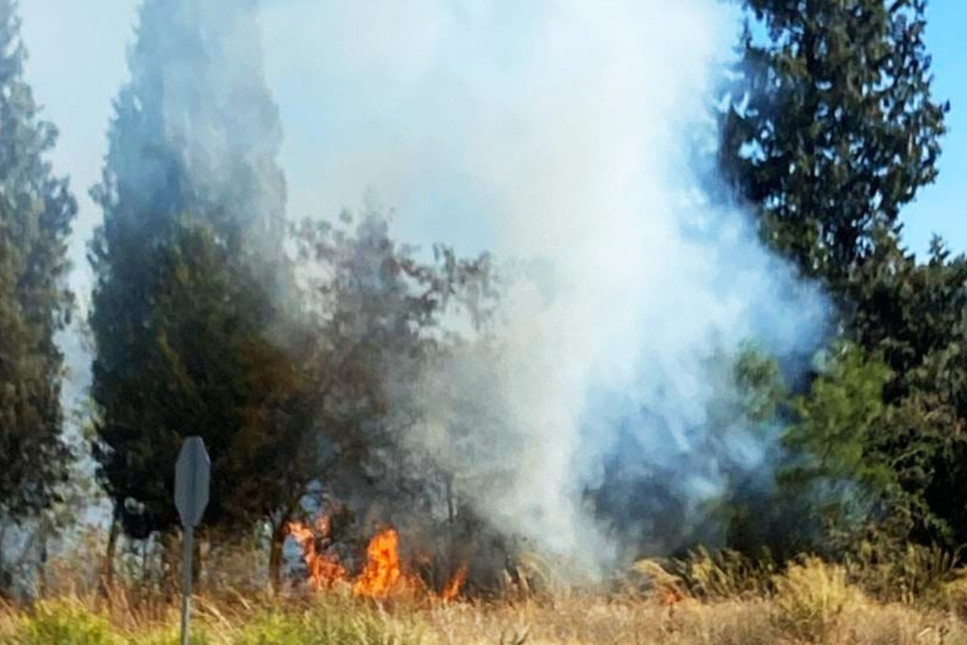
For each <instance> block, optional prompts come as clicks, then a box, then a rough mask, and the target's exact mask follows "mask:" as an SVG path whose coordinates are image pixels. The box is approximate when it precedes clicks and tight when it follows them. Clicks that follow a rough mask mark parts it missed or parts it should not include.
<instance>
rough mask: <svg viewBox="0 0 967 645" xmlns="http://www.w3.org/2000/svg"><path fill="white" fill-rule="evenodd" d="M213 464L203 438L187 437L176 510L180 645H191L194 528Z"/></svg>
mask: <svg viewBox="0 0 967 645" xmlns="http://www.w3.org/2000/svg"><path fill="white" fill-rule="evenodd" d="M210 481H211V460H209V459H208V451H207V450H205V442H204V441H202V439H201V437H188V438H187V439H185V442H184V443H183V444H182V446H181V452H180V453H179V454H178V462H177V463H176V464H175V506H176V507H177V508H178V515H179V516H181V525H182V526H183V527H184V529H185V532H184V535H183V538H182V541H183V542H184V544H183V549H184V550H183V552H182V553H183V555H182V559H181V568H182V575H181V645H188V641H189V636H188V634H189V631H190V626H189V621H190V619H191V573H192V571H191V570H192V556H193V555H194V553H195V527H196V526H198V523H199V522H200V521H201V518H202V515H204V514H205V507H206V506H208V486H209V483H210Z"/></svg>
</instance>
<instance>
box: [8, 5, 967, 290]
mask: <svg viewBox="0 0 967 645" xmlns="http://www.w3.org/2000/svg"><path fill="white" fill-rule="evenodd" d="M136 5H137V2H136V0H22V1H21V12H22V14H23V18H24V37H25V39H26V42H27V46H28V48H29V50H30V53H31V58H30V61H29V63H28V75H29V80H30V81H31V83H32V84H33V86H34V89H35V93H36V95H37V97H38V99H39V100H40V102H41V103H42V104H43V105H44V106H45V115H46V117H47V118H49V119H51V120H52V121H54V122H55V123H56V124H57V125H58V127H59V128H60V131H61V139H60V142H59V145H58V147H57V149H56V151H55V153H54V163H55V167H56V169H57V171H58V172H60V173H66V174H69V175H70V176H71V180H72V185H73V186H74V189H75V192H76V193H77V195H78V197H79V199H80V201H81V213H80V216H79V218H78V222H77V224H76V227H75V229H76V235H75V240H74V243H73V244H72V255H73V257H74V260H75V268H76V275H75V282H76V283H77V284H85V283H87V281H88V276H89V269H88V267H87V263H86V262H85V261H84V248H85V241H86V239H87V238H88V237H89V235H90V233H91V231H92V230H93V227H94V226H95V225H96V223H97V221H98V217H99V214H98V212H97V209H96V208H95V207H94V205H93V203H92V202H91V201H90V199H89V197H88V195H87V191H88V189H89V187H90V186H91V185H92V184H93V183H95V182H96V181H97V180H98V177H99V174H100V166H101V160H102V156H103V154H104V147H105V130H106V127H107V123H108V118H109V115H110V112H111V101H112V99H113V97H114V96H115V95H116V93H117V90H118V88H119V86H120V84H121V83H122V82H123V81H124V79H125V77H126V75H127V71H126V67H125V59H124V52H125V48H126V46H127V44H128V43H129V42H130V40H131V37H132V35H133V24H134V19H135V9H136ZM928 19H929V25H928V31H927V43H928V46H929V48H930V50H931V53H932V55H933V57H934V71H935V75H936V82H935V86H934V91H935V94H936V96H937V97H938V98H944V99H949V100H950V101H951V103H952V109H951V113H950V115H949V117H948V124H949V130H950V132H949V134H948V135H947V138H946V141H945V145H944V155H943V158H942V160H941V166H940V167H941V174H940V178H939V180H938V181H937V183H936V184H935V185H933V186H930V187H928V188H927V189H925V190H923V191H922V193H921V195H920V197H919V198H918V199H917V201H916V203H915V204H913V205H911V206H910V207H908V208H907V210H906V211H905V212H904V214H903V220H904V222H905V226H906V229H905V231H906V232H905V236H906V237H905V239H906V242H907V244H908V245H909V246H910V248H911V249H912V250H914V251H917V252H918V253H920V252H923V251H925V250H926V248H927V245H928V243H929V240H930V237H931V235H933V234H934V233H939V234H941V235H942V236H943V237H945V238H946V239H947V240H948V243H949V245H950V247H951V248H952V249H953V250H954V251H956V252H960V251H967V217H965V216H967V206H965V204H967V47H965V46H964V43H963V32H964V28H965V27H967V2H963V1H957V0H933V2H932V3H931V4H930V7H929V9H928ZM296 29H297V27H296ZM267 31H268V32H269V33H268V42H267V48H268V49H269V50H270V51H269V57H270V61H269V71H270V75H271V74H272V67H273V62H272V60H271V57H272V47H273V46H274V45H275V44H280V43H283V41H284V39H285V33H286V32H285V25H276V27H275V28H274V32H273V28H272V26H271V24H270V26H269V29H268V30H267ZM283 44H284V43H283ZM275 77H276V81H277V82H276V87H275V88H274V89H275V91H276V96H277V98H278V100H279V102H280V103H281V104H282V106H283V110H282V114H283V120H284V124H283V125H284V126H285V127H286V129H287V131H288V139H287V145H286V148H285V150H284V152H283V159H282V162H283V165H284V166H285V169H286V171H287V174H288V176H289V180H290V182H289V183H290V191H291V194H292V196H293V203H294V204H295V205H296V206H297V207H298V206H299V205H300V204H305V203H310V201H311V196H312V191H313V190H315V189H316V184H317V182H318V181H319V179H318V177H317V176H316V175H318V174H319V172H320V168H319V166H318V165H317V164H315V163H313V158H312V151H311V149H310V148H309V147H308V145H302V146H301V147H300V144H299V143H298V140H299V138H300V136H301V134H302V133H301V132H300V129H301V128H303V127H306V122H307V119H309V118H311V117H312V115H313V114H312V113H313V110H312V109H311V106H312V105H313V104H316V105H318V103H316V102H318V101H326V100H327V97H326V96H322V95H318V94H316V93H314V90H313V89H312V88H311V87H308V88H307V87H306V85H305V84H304V83H303V82H302V79H301V78H300V76H299V74H298V73H291V74H290V73H288V70H286V69H284V65H283V64H282V63H281V62H276V63H275ZM302 138H304V139H305V140H306V141H311V137H309V136H305V137H302ZM311 142H312V143H313V144H316V143H318V142H316V141H311ZM334 170H335V172H334V173H333V177H334V178H335V177H336V176H337V175H338V169H334ZM333 181H336V180H335V179H333ZM441 199H442V200H443V201H446V199H447V196H446V195H443V196H442V197H441ZM443 210H445V209H443ZM303 214H304V213H303ZM327 214H328V213H327ZM440 221H441V220H440V216H439V215H437V216H435V219H431V220H429V224H430V225H433V226H434V229H436V230H439V229H437V228H436V225H438V224H440Z"/></svg>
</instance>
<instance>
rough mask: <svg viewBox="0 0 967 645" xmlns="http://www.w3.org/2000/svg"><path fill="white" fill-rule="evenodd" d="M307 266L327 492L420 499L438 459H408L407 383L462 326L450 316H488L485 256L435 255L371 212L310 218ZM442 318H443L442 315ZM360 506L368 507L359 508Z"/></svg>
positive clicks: (410, 411) (308, 355) (305, 236)
mask: <svg viewBox="0 0 967 645" xmlns="http://www.w3.org/2000/svg"><path fill="white" fill-rule="evenodd" d="M299 242H300V251H301V257H302V260H303V264H302V268H303V269H305V271H306V273H307V274H308V275H310V276H314V277H313V278H310V280H309V286H308V289H307V292H306V295H307V298H308V301H309V303H310V311H311V312H312V315H313V317H312V320H311V323H310V329H311V330H312V333H311V334H310V336H311V339H312V341H311V342H310V343H309V344H308V345H307V347H308V351H307V352H305V354H304V358H305V360H306V365H307V369H308V371H309V372H310V374H311V380H312V383H313V384H314V401H315V408H314V409H315V413H314V418H315V420H316V421H315V422H316V427H317V429H318V434H317V436H318V437H319V438H320V443H321V444H322V446H323V448H322V449H321V450H320V453H319V454H320V457H321V461H320V462H319V463H318V466H317V467H318V468H319V472H325V473H326V474H327V475H326V478H325V479H326V482H325V485H326V492H330V491H335V492H336V493H337V494H341V495H349V496H352V497H356V498H363V499H371V500H379V501H380V503H382V504H386V503H387V502H388V501H389V500H393V501H394V502H396V503H399V504H403V503H406V504H422V503H425V502H426V501H427V500H426V499H425V497H424V496H425V495H427V494H430V491H429V490H428V488H429V487H427V486H424V485H420V483H419V481H416V480H415V479H414V478H416V479H421V478H422V479H424V480H425V478H426V477H428V476H429V475H428V473H430V472H431V470H432V468H433V465H432V464H428V463H420V464H414V463H412V462H406V461H405V460H406V459H408V458H409V459H412V456H411V455H408V454H407V453H408V452H410V451H407V450H406V449H405V448H404V446H403V445H402V439H403V437H404V431H405V429H406V428H407V427H410V426H411V425H412V424H413V423H415V422H416V420H417V419H419V415H420V410H419V409H418V406H419V404H420V400H419V397H418V396H417V395H416V394H415V393H414V392H413V390H412V389H411V388H416V387H417V386H418V385H419V384H420V382H421V374H422V373H423V370H425V369H427V366H428V365H431V364H432V361H434V360H436V359H439V358H440V357H441V356H442V355H444V354H445V353H446V352H447V351H448V350H449V349H450V348H451V347H452V346H453V344H454V343H455V342H458V341H457V339H456V338H455V337H456V336H459V334H458V333H457V331H455V330H454V329H453V328H452V326H448V324H447V323H452V322H453V321H454V320H457V319H461V320H462V319H463V317H461V316H460V315H459V313H460V312H462V313H464V314H466V317H468V318H469V319H470V320H471V321H472V322H471V325H473V324H483V320H484V319H485V318H486V317H487V316H488V309H487V307H488V305H489V304H490V303H491V301H492V298H493V292H492V288H491V285H490V262H489V258H488V256H487V255H482V256H480V257H478V258H473V259H461V258H458V257H457V256H456V255H455V254H454V253H453V251H452V250H451V249H448V248H446V247H436V248H434V249H433V251H434V256H433V259H432V260H429V259H427V260H423V261H421V260H420V259H418V258H417V257H416V251H415V249H412V248H410V247H407V246H405V245H401V244H399V243H397V242H396V241H395V240H394V239H392V238H391V236H390V230H389V222H388V220H387V219H386V218H385V217H384V216H383V215H382V214H381V213H379V212H377V211H373V210H368V211H366V212H364V213H363V214H362V216H361V217H359V219H358V221H356V220H354V218H353V216H352V215H351V214H350V213H348V212H346V213H343V216H342V226H336V227H334V226H331V225H329V224H328V223H311V222H306V223H304V225H303V227H302V229H301V231H300V237H299ZM445 317H446V318H447V320H446V321H444V318H445ZM359 510H360V511H361V512H364V509H359Z"/></svg>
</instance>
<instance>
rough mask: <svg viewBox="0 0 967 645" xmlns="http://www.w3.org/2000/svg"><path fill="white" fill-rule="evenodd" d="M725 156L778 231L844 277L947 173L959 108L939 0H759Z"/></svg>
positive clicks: (767, 231) (769, 235) (799, 257)
mask: <svg viewBox="0 0 967 645" xmlns="http://www.w3.org/2000/svg"><path fill="white" fill-rule="evenodd" d="M743 4H744V6H745V7H746V9H747V10H748V11H749V12H750V13H752V14H753V15H754V17H755V20H756V21H757V23H758V24H759V25H760V26H761V27H763V28H764V30H765V31H766V32H767V37H766V38H764V39H762V40H761V41H760V40H758V39H757V38H755V37H753V35H752V30H751V29H747V31H746V33H745V35H744V37H743V39H742V45H741V52H740V53H741V56H742V57H741V61H740V63H739V64H738V65H737V67H736V69H735V72H736V74H735V75H734V78H733V81H732V82H731V83H730V85H729V86H728V88H727V90H726V96H727V99H728V100H727V107H726V109H725V111H724V113H723V129H722V141H721V147H720V162H721V163H720V165H721V167H722V169H723V171H724V174H725V176H726V177H727V178H728V179H729V181H730V182H731V184H732V185H733V186H734V187H735V189H736V190H737V192H738V194H739V195H740V196H741V197H742V198H744V199H745V200H747V201H749V202H750V203H751V204H752V205H754V207H755V208H756V210H757V213H758V215H759V217H760V221H761V223H762V234H763V237H764V239H765V240H766V241H767V242H768V243H769V244H770V245H771V246H773V247H774V248H776V249H778V250H780V251H781V252H783V253H785V254H787V255H788V256H790V257H791V258H793V259H794V260H795V261H796V262H797V263H798V264H799V266H800V268H801V269H802V271H803V273H804V274H806V275H808V276H818V277H821V278H824V279H826V280H828V281H829V282H830V284H832V285H833V286H838V285H839V283H840V281H841V280H842V279H843V278H844V277H845V276H847V275H848V274H849V272H850V271H851V269H852V267H853V266H854V264H855V262H856V261H857V260H859V259H860V258H862V257H863V256H864V255H865V254H866V253H868V251H869V250H870V248H871V246H872V244H873V239H872V235H873V233H874V231H875V230H877V229H878V228H883V227H885V228H890V227H892V226H893V224H894V223H895V222H896V221H897V217H898V215H899V212H900V209H901V207H902V206H903V205H904V204H907V203H909V202H910V201H911V200H912V199H913V198H914V196H915V195H916V193H917V190H918V189H919V188H920V187H921V186H923V185H925V184H929V183H930V182H932V181H933V180H934V178H935V176H936V173H937V170H936V160H937V157H938V155H939V152H940V145H939V138H940V136H941V135H942V134H943V132H944V114H945V112H946V111H947V109H948V106H947V105H944V104H939V103H937V102H936V101H934V100H933V99H932V97H931V93H930V82H931V76H930V59H929V57H928V56H927V53H926V48H925V45H924V41H923V32H924V27H925V18H924V10H925V5H926V2H925V0H898V1H896V2H889V3H884V2H883V1H882V0H859V1H857V0H817V1H815V2H809V3H807V4H805V5H803V3H800V2H788V1H787V0H745V1H744V2H743Z"/></svg>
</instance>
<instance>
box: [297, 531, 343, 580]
mask: <svg viewBox="0 0 967 645" xmlns="http://www.w3.org/2000/svg"><path fill="white" fill-rule="evenodd" d="M288 530H289V535H291V536H292V537H293V538H295V539H296V541H297V542H298V543H299V546H301V547H302V553H303V557H304V558H305V562H306V567H308V569H309V576H308V579H307V582H308V584H309V586H311V587H312V588H314V589H323V588H331V587H332V586H333V585H334V584H335V583H337V582H339V581H343V580H348V579H349V573H348V572H347V571H346V569H345V568H344V567H343V566H342V565H341V564H339V561H338V560H336V558H335V557H334V556H332V555H330V554H328V553H320V552H319V549H318V542H317V538H316V535H317V533H318V534H319V535H322V536H328V535H329V518H328V517H327V516H322V517H320V518H319V520H318V521H317V522H316V529H315V530H313V529H312V528H311V527H309V526H308V525H306V524H305V523H303V522H298V521H293V522H289V524H288Z"/></svg>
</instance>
